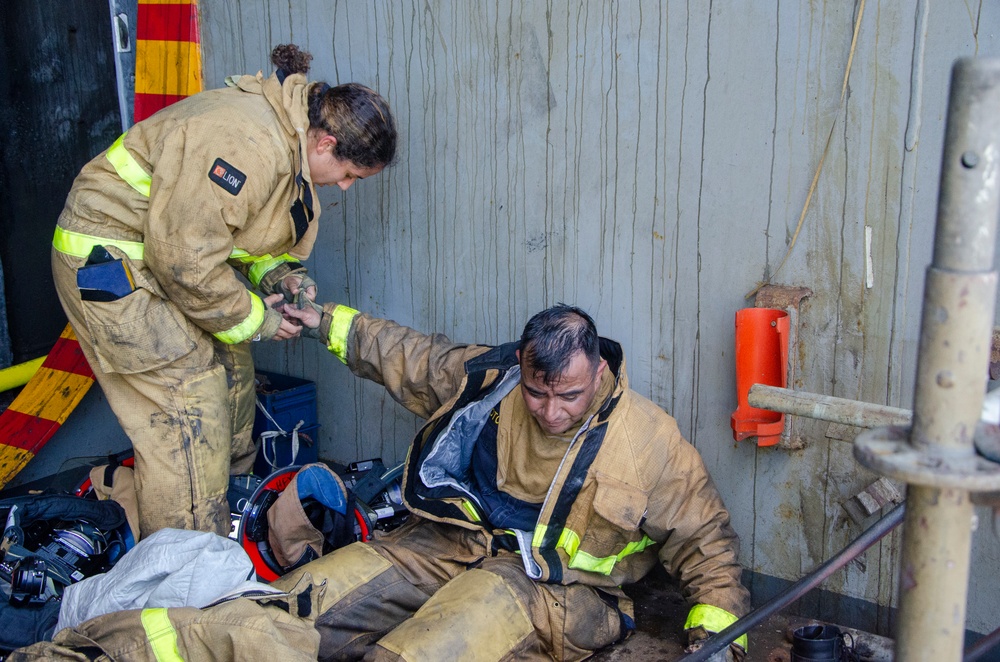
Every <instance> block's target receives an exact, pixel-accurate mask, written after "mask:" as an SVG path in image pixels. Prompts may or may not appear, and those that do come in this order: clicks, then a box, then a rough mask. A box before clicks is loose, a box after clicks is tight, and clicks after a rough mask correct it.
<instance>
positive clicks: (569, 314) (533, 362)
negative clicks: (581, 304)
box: [520, 303, 601, 384]
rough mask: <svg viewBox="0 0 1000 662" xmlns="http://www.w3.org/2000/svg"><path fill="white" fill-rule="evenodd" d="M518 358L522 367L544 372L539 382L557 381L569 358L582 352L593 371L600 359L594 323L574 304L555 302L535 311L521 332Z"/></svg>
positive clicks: (550, 382) (549, 382) (598, 342)
mask: <svg viewBox="0 0 1000 662" xmlns="http://www.w3.org/2000/svg"><path fill="white" fill-rule="evenodd" d="M520 350H521V359H522V360H523V361H524V365H525V366H526V367H530V368H531V369H532V370H534V371H535V372H538V373H541V374H543V375H544V377H543V381H544V382H545V383H546V384H552V383H553V382H555V381H556V380H558V379H559V378H560V377H561V376H562V374H563V371H565V370H566V366H568V365H569V360H570V357H572V356H573V354H575V353H576V352H578V351H583V353H584V355H585V356H586V357H587V360H588V361H589V362H590V364H591V366H592V367H593V368H594V369H595V370H596V369H597V364H598V362H599V361H600V358H601V351H600V340H599V338H598V336H597V326H596V325H595V324H594V320H593V319H591V317H590V315H588V314H587V313H585V312H584V311H583V310H581V309H579V308H577V307H576V306H569V305H567V304H565V303H558V304H556V305H554V306H552V307H551V308H546V309H545V310H543V311H542V312H540V313H536V314H535V315H534V316H533V317H532V318H531V319H530V320H528V323H527V324H526V325H525V326H524V332H523V333H522V334H521V346H520Z"/></svg>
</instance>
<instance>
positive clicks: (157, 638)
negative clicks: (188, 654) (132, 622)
mask: <svg viewBox="0 0 1000 662" xmlns="http://www.w3.org/2000/svg"><path fill="white" fill-rule="evenodd" d="M139 619H140V620H141V621H142V629H143V630H145V631H146V639H148V640H149V645H150V647H151V648H152V649H153V656H154V657H155V658H156V662H178V661H179V662H184V658H183V657H181V653H180V651H179V650H177V631H176V630H175V629H174V625H173V623H171V622H170V617H169V616H168V615H167V610H166V609H165V608H163V607H158V608H156V609H143V610H142V613H141V614H140V615H139Z"/></svg>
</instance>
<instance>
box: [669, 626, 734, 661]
mask: <svg viewBox="0 0 1000 662" xmlns="http://www.w3.org/2000/svg"><path fill="white" fill-rule="evenodd" d="M686 632H687V639H688V646H687V648H685V649H684V652H685V653H693V652H695V651H697V650H700V649H701V647H702V646H704V645H705V643H706V642H707V641H708V639H709V637H711V636H712V635H713V634H715V633H714V632H709V631H707V630H706V629H705V628H703V627H701V626H700V625H699V626H698V627H696V628H691V629H690V630H687V631H686ZM746 654H747V653H746V651H745V650H743V647H742V646H740V645H739V644H736V643H732V644H729V648H726V649H724V650H721V651H719V652H718V653H716V654H714V655H713V656H712V657H710V658H708V662H743V658H744V657H746Z"/></svg>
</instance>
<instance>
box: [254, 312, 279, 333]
mask: <svg viewBox="0 0 1000 662" xmlns="http://www.w3.org/2000/svg"><path fill="white" fill-rule="evenodd" d="M281 319H282V317H281V313H279V312H278V311H277V310H275V309H274V308H268V309H267V310H266V311H265V312H264V321H263V322H261V324H260V327H258V329H257V334H256V335H255V336H254V337H253V338H252V340H271V339H272V338H274V335H275V334H276V333H277V332H278V329H279V328H280V327H281Z"/></svg>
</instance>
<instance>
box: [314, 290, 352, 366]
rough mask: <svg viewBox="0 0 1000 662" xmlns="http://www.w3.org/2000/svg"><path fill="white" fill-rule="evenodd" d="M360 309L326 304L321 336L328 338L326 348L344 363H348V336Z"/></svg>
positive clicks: (321, 322)
mask: <svg viewBox="0 0 1000 662" xmlns="http://www.w3.org/2000/svg"><path fill="white" fill-rule="evenodd" d="M357 314H358V311H356V310H354V309H353V308H348V307H347V306H339V305H337V304H330V303H328V304H325V305H324V306H323V319H322V320H321V321H320V323H319V330H320V338H326V348H327V349H328V350H330V352H331V353H333V354H334V355H335V356H336V357H337V358H338V359H340V360H341V362H343V363H345V364H346V363H347V336H348V334H350V332H351V324H352V323H353V322H354V318H355V316H357Z"/></svg>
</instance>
